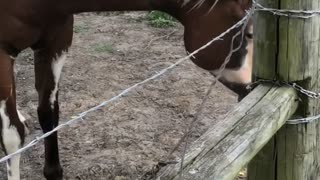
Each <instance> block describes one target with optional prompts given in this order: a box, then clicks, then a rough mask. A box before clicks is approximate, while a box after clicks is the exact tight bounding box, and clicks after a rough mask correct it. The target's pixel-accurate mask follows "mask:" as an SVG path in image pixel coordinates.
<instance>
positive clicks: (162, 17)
mask: <svg viewBox="0 0 320 180" xmlns="http://www.w3.org/2000/svg"><path fill="white" fill-rule="evenodd" d="M147 20H148V22H149V24H150V25H151V26H153V27H157V28H166V27H172V26H175V25H176V23H177V20H176V19H175V18H174V17H172V16H170V15H169V14H167V13H164V12H160V11H151V12H149V13H148V14H147Z"/></svg>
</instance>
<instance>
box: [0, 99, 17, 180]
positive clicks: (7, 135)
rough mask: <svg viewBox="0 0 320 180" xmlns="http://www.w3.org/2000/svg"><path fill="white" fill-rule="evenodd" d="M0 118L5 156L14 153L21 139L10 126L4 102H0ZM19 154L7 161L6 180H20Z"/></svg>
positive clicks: (14, 128)
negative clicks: (0, 120)
mask: <svg viewBox="0 0 320 180" xmlns="http://www.w3.org/2000/svg"><path fill="white" fill-rule="evenodd" d="M0 117H1V119H2V134H1V135H2V141H3V145H4V148H5V151H6V153H7V154H11V153H14V152H15V151H17V150H18V149H19V147H20V145H21V138H20V135H19V133H18V131H17V128H16V127H14V126H11V125H10V118H9V116H7V114H6V101H1V102H0ZM19 166H20V154H19V155H16V156H14V157H12V158H11V159H10V160H8V161H7V173H8V180H20V171H19Z"/></svg>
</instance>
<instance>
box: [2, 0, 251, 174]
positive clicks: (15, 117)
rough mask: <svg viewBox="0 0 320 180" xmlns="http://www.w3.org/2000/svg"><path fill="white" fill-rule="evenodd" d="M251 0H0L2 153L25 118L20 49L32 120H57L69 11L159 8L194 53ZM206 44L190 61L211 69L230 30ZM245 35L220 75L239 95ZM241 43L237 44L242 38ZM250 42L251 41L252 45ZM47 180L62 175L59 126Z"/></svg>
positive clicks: (16, 144) (49, 149) (21, 135)
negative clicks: (27, 55)
mask: <svg viewBox="0 0 320 180" xmlns="http://www.w3.org/2000/svg"><path fill="white" fill-rule="evenodd" d="M251 5H252V2H251V0H90V1H89V0H55V1H51V0H11V1H7V0H0V27H1V28H0V121H1V123H0V132H1V133H0V136H1V137H0V143H1V146H2V147H3V149H4V152H5V154H10V153H13V152H15V151H17V150H18V149H19V148H20V147H22V145H23V143H24V139H25V133H26V128H25V122H24V121H23V120H24V118H23V116H22V115H21V114H20V113H19V112H18V111H17V108H16V88H15V80H14V73H13V71H14V60H15V58H16V57H17V55H18V54H19V53H20V52H21V51H22V50H24V49H26V48H31V49H32V50H33V52H34V66H35V88H36V90H37V93H38V98H39V100H38V108H37V113H38V119H39V123H40V125H41V128H42V131H43V132H44V133H46V132H48V131H51V130H52V129H53V128H55V127H56V126H57V125H58V123H59V104H58V85H59V79H60V75H61V70H62V68H63V64H64V62H65V61H66V53H67V52H68V48H69V47H70V46H71V44H72V38H73V22H74V18H73V15H74V14H77V13H82V12H101V11H151V10H159V11H162V12H166V13H168V14H170V15H171V16H173V17H175V18H176V19H177V20H178V21H179V22H181V23H182V25H183V26H184V43H185V48H186V50H187V51H188V52H192V51H194V50H196V49H197V48H199V47H200V46H202V45H203V44H205V43H207V42H208V41H209V40H211V39H212V38H213V37H215V36H217V35H219V34H220V33H222V32H224V31H225V30H226V29H228V28H229V27H231V26H232V25H233V24H235V23H236V22H238V21H239V20H240V19H241V18H243V17H244V16H245V15H246V10H247V9H249V8H250V7H251ZM240 29H241V27H239V28H237V29H235V30H233V31H231V32H230V33H228V34H227V35H226V36H224V38H223V40H220V41H217V42H216V43H213V44H211V45H210V46H209V47H208V48H206V49H204V50H202V51H200V52H199V53H198V54H196V55H194V56H193V57H192V58H191V60H192V61H193V62H194V63H195V64H196V65H197V66H199V67H201V68H203V69H206V70H208V71H210V72H212V73H213V74H214V75H216V70H217V69H218V68H219V67H220V65H221V64H222V63H223V61H224V59H225V57H226V56H227V54H228V53H229V51H230V48H231V47H230V44H231V41H232V37H233V36H234V35H235V34H236V32H238V31H239V30H240ZM246 34H247V37H248V38H244V39H243V38H237V39H235V41H234V46H237V45H241V47H240V49H239V50H238V51H237V52H235V53H234V54H233V55H232V56H231V59H230V62H229V63H228V64H227V66H226V69H225V70H224V71H223V72H222V76H221V77H220V79H219V80H220V81H221V82H222V83H223V84H225V85H226V86H227V87H229V88H230V89H231V90H233V91H234V92H236V93H237V94H239V97H240V98H241V97H243V96H244V95H245V94H246V93H247V92H246V89H245V88H244V87H245V85H246V84H247V83H249V82H250V81H251V70H250V67H251V61H252V59H251V56H252V42H251V38H250V37H251V36H252V32H251V31H250V28H246ZM242 40H243V42H242V43H241V41H242ZM250 44H251V45H250ZM44 146H45V164H44V169H43V173H44V176H45V178H46V179H47V180H62V179H63V170H62V167H61V165H60V159H59V151H58V141H57V133H54V134H52V135H50V136H49V137H47V138H46V139H45V140H44ZM19 162H20V155H17V156H14V157H12V158H11V159H10V160H8V161H7V177H8V179H9V180H19V179H20V172H19Z"/></svg>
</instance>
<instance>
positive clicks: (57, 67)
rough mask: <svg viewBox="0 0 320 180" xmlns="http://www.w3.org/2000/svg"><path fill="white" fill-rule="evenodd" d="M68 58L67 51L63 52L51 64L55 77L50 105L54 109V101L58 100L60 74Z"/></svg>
mask: <svg viewBox="0 0 320 180" xmlns="http://www.w3.org/2000/svg"><path fill="white" fill-rule="evenodd" d="M66 58H67V55H66V53H65V52H63V53H62V55H61V56H60V57H58V58H57V59H54V60H53V61H52V64H51V69H52V74H53V77H54V89H53V90H52V92H51V94H50V105H51V108H52V109H53V108H54V102H55V101H56V95H57V92H58V85H59V80H60V75H61V71H62V68H63V65H64V63H65V61H66Z"/></svg>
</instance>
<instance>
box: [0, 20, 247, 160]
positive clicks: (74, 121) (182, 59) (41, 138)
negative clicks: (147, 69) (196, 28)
mask: <svg viewBox="0 0 320 180" xmlns="http://www.w3.org/2000/svg"><path fill="white" fill-rule="evenodd" d="M247 18H248V15H247V16H245V17H244V18H242V19H241V20H240V21H238V22H237V23H236V24H234V25H233V26H231V27H230V28H229V29H227V30H226V31H224V32H223V33H221V34H220V35H219V36H217V37H215V38H213V39H212V40H211V41H209V42H208V43H207V44H205V45H203V46H202V47H200V48H199V49H197V50H195V51H193V52H192V53H190V54H189V55H187V56H186V57H184V58H181V59H180V60H178V61H177V62H176V63H174V64H172V65H171V66H169V67H167V68H165V69H163V70H161V71H160V72H158V73H157V74H155V75H153V76H151V77H150V78H147V79H145V80H143V81H141V82H139V83H136V84H134V85H133V86H131V87H129V88H127V89H125V90H123V91H122V92H121V93H119V94H118V95H116V96H114V97H112V98H111V99H109V100H107V101H104V102H102V103H100V104H99V105H97V106H95V107H93V108H90V109H89V110H87V111H84V112H82V113H80V114H78V115H77V116H75V117H74V118H72V119H71V120H69V121H67V122H66V123H63V124H60V125H59V126H57V127H55V128H54V129H53V130H51V131H49V132H47V133H45V134H43V135H41V136H39V137H36V138H35V139H34V140H33V141H31V142H30V143H28V144H27V145H25V146H24V147H22V148H20V149H19V150H17V151H16V152H14V153H11V154H9V155H7V156H5V157H3V158H1V159H0V163H2V162H5V161H7V160H8V159H10V158H11V157H13V156H15V155H17V154H20V153H22V152H24V151H26V150H27V149H29V148H31V147H32V146H34V145H36V144H38V143H39V141H41V140H43V139H44V138H46V137H48V136H50V135H51V134H53V133H55V132H57V131H58V130H60V129H62V128H65V127H67V126H69V125H71V124H75V123H76V122H78V121H81V120H84V119H83V118H84V117H85V116H86V115H87V114H88V113H91V112H93V111H96V110H98V109H100V108H101V107H104V106H106V105H108V104H110V103H111V102H113V101H116V100H118V99H120V98H121V97H123V96H124V95H126V94H127V93H129V92H130V91H132V90H133V89H135V88H136V87H138V86H140V85H143V84H145V83H147V82H149V81H151V80H154V79H156V78H158V77H159V76H161V75H163V74H165V73H166V72H167V71H169V70H171V69H173V68H174V67H176V66H177V65H179V64H181V63H182V62H184V61H186V60H188V59H189V58H190V57H192V56H194V55H195V54H197V53H198V52H200V51H201V50H203V49H205V48H207V47H208V46H210V45H211V44H212V43H213V42H215V41H219V40H221V38H222V37H223V36H225V35H226V34H228V33H230V32H231V31H232V30H233V29H236V28H238V27H240V26H241V25H242V24H243V23H244V22H245V21H246V19H247Z"/></svg>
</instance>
